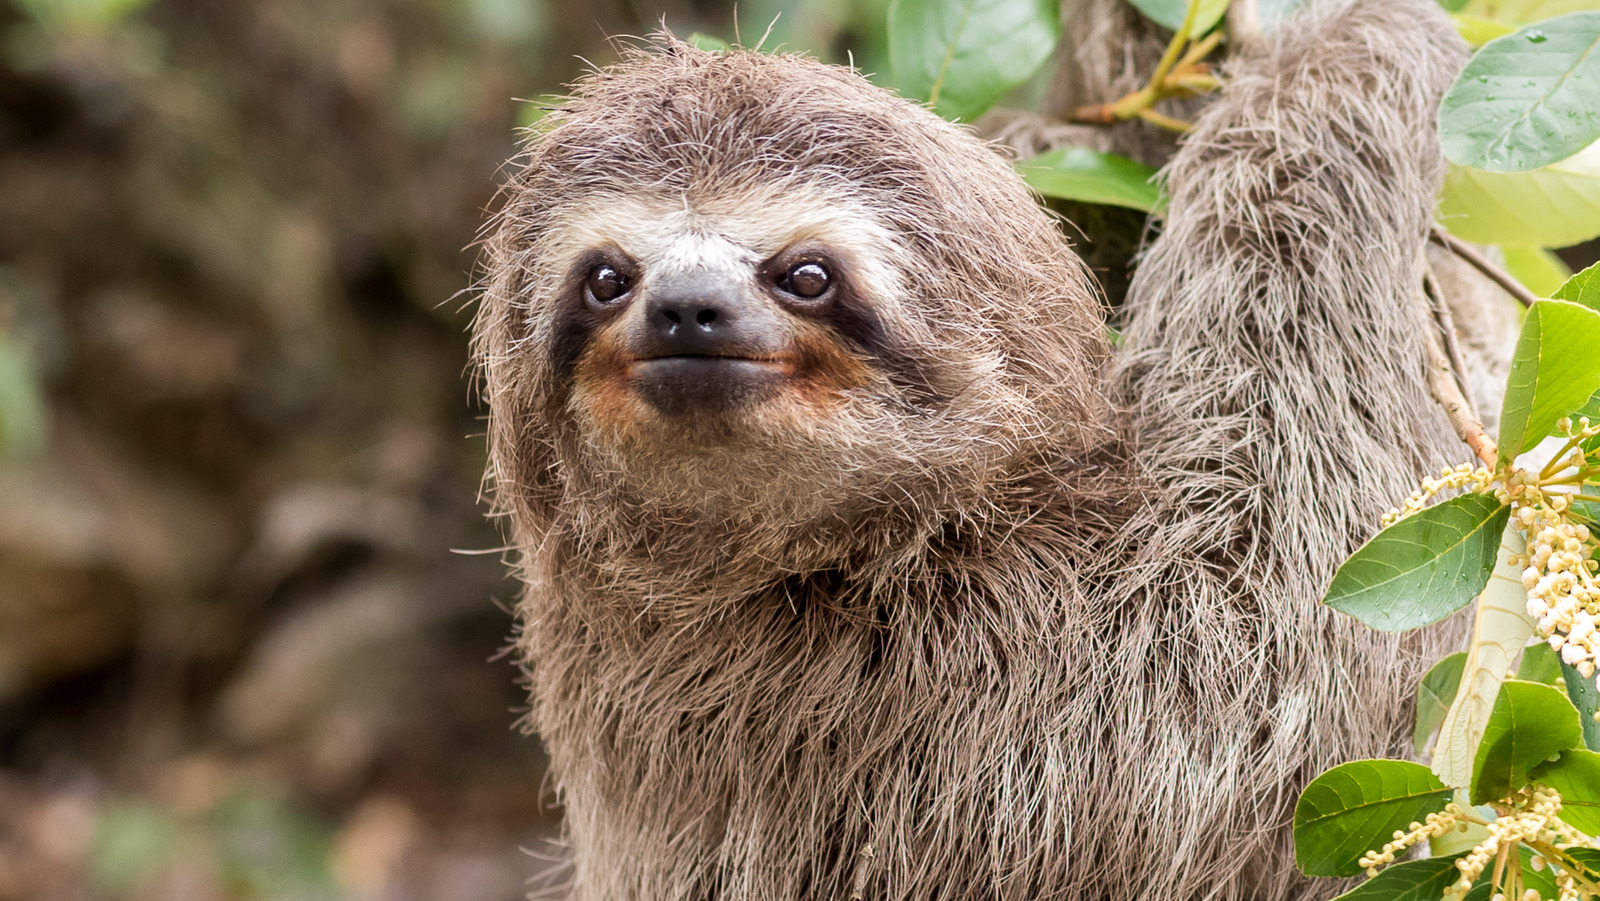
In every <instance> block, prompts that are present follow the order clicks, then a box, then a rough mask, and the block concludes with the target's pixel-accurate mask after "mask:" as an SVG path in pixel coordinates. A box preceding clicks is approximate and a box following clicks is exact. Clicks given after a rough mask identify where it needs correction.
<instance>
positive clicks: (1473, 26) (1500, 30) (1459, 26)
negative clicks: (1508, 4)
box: [1450, 13, 1516, 47]
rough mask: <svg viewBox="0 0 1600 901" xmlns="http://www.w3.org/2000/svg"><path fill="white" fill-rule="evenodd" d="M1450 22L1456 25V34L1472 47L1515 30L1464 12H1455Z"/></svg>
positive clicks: (1500, 23)
mask: <svg viewBox="0 0 1600 901" xmlns="http://www.w3.org/2000/svg"><path fill="white" fill-rule="evenodd" d="M1450 24H1451V25H1454V26H1455V27H1456V34H1459V35H1461V39H1462V40H1463V41H1466V42H1467V43H1468V44H1470V45H1472V46H1473V47H1482V46H1483V45H1484V44H1487V43H1489V42H1490V41H1492V40H1494V39H1495V38H1498V37H1504V36H1505V35H1508V34H1510V33H1511V32H1512V31H1515V30H1516V29H1514V28H1513V27H1512V26H1510V25H1507V24H1505V23H1504V22H1496V21H1495V20H1493V19H1485V18H1483V17H1482V16H1469V15H1467V14H1465V13H1456V14H1454V15H1452V16H1451V17H1450Z"/></svg>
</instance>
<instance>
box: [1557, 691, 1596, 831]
mask: <svg viewBox="0 0 1600 901" xmlns="http://www.w3.org/2000/svg"><path fill="white" fill-rule="evenodd" d="M1561 681H1562V683H1563V684H1565V685H1566V687H1567V700H1569V701H1571V702H1572V706H1574V707H1576V708H1578V725H1580V726H1582V727H1583V744H1584V747H1586V748H1588V749H1589V750H1591V751H1600V722H1595V718H1594V717H1595V712H1596V711H1600V688H1596V687H1595V680H1594V678H1593V677H1592V676H1591V677H1590V678H1588V679H1585V678H1584V677H1583V674H1582V673H1580V672H1578V668H1577V667H1575V666H1573V665H1571V664H1569V663H1565V662H1563V663H1562V664H1561ZM1592 834H1597V835H1600V832H1597V833H1592Z"/></svg>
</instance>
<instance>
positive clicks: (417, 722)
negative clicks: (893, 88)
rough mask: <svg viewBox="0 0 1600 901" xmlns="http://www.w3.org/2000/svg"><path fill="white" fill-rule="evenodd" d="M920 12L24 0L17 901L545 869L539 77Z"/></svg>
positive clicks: (14, 784)
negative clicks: (533, 417)
mask: <svg viewBox="0 0 1600 901" xmlns="http://www.w3.org/2000/svg"><path fill="white" fill-rule="evenodd" d="M884 7H885V0H868V2H859V0H805V2H804V5H803V6H801V5H800V4H799V3H797V2H796V0H745V2H741V3H740V4H739V7H738V19H739V21H738V23H737V26H736V24H735V21H734V12H733V6H732V4H731V3H729V2H727V0H719V2H715V3H713V2H702V0H597V2H592V3H583V2H574V0H0V901H12V899H30V901H31V899H49V901H77V899H85V901H88V899H161V901H191V899H192V901H213V899H216V901H221V899H228V901H232V899H419V901H420V899H451V901H501V899H505V901H511V899H517V898H521V897H524V896H525V895H526V894H527V893H528V892H530V891H536V890H538V889H539V888H540V883H539V882H537V881H533V882H530V881H529V880H530V877H533V876H535V875H536V874H538V873H540V872H541V871H543V870H548V869H549V868H550V863H549V862H548V858H550V857H551V856H552V855H551V854H550V852H549V849H548V848H547V847H546V842H547V841H548V839H549V838H550V837H552V836H553V835H554V834H555V831H556V824H557V822H558V818H559V810H555V809H552V807H551V806H550V805H549V803H548V802H549V800H550V799H549V797H548V795H547V793H545V792H544V791H543V789H544V785H543V773H544V761H543V759H542V757H541V756H540V752H539V747H538V742H537V741H536V740H534V739H532V738H529V737H526V736H524V735H522V734H520V732H519V730H518V729H517V727H516V723H517V719H518V716H519V710H520V708H521V707H522V705H523V699H522V690H521V688H520V687H518V685H517V681H518V673H517V670H516V667H515V665H514V663H513V662H512V660H511V659H510V657H509V656H508V655H507V654H505V653H504V649H505V647H506V645H507V643H508V641H509V636H510V634H511V631H512V622H511V618H510V615H509V614H508V613H507V612H506V608H507V606H508V605H509V604H510V603H511V601H512V600H513V599H514V596H515V587H514V586H513V585H512V584H511V583H509V582H508V581H507V580H506V578H505V574H506V571H505V567H504V565H503V562H502V560H501V557H500V555H499V553H497V551H496V549H497V548H498V546H499V545H500V543H501V539H500V537H499V535H498V533H497V530H496V528H495V526H494V525H493V524H492V523H488V522H486V521H485V520H484V517H483V514H484V508H483V506H482V505H481V504H480V502H479V493H478V492H479V480H480V476H481V474H482V471H483V454H484V446H483V441H482V438H481V432H482V423H481V421H480V417H481V413H482V410H481V408H480V407H479V406H478V404H477V402H476V400H475V398H474V393H473V387H472V383H471V378H470V372H469V371H468V360H467V336H466V329H467V325H468V321H469V319H470V317H471V315H472V302H471V296H470V293H469V292H468V288H469V285H470V284H471V282H472V278H473V267H474V263H475V258H476V251H475V250H474V248H473V247H472V246H471V245H472V242H473V241H474V240H475V237H476V234H477V232H478V229H479V228H480V225H481V223H482V222H483V220H484V217H485V213H486V211H488V210H490V209H492V208H493V205H494V202H495V200H494V198H495V190H496V184H497V181H498V179H499V178H500V176H501V167H502V165H503V164H504V161H505V160H506V159H507V158H508V157H509V156H511V155H512V153H513V152H514V149H515V142H516V129H517V127H518V126H519V125H525V124H528V123H529V122H531V121H532V119H533V117H535V116H537V114H538V111H537V107H536V105H534V104H532V103H527V102H518V100H517V99H516V98H527V99H536V98H538V97H539V96H540V95H542V94H547V93H552V92H559V91H560V90H561V85H562V84H563V83H564V82H567V81H570V80H571V79H572V78H574V77H576V76H577V75H578V74H580V73H581V71H582V70H583V67H584V66H585V63H584V62H583V60H588V61H590V62H593V63H595V64H604V63H606V62H608V61H610V60H612V59H614V58H615V55H616V48H615V46H614V45H612V44H611V43H609V42H608V37H610V36H617V35H639V34H645V33H648V32H650V31H652V30H654V29H656V28H657V27H659V26H660V24H661V23H662V22H663V21H665V24H666V25H667V27H669V28H670V29H671V30H672V31H674V32H675V33H677V34H679V35H680V36H687V35H689V34H691V33H693V32H697V31H698V32H704V33H707V34H712V35H717V36H721V37H725V38H730V39H731V38H733V37H735V32H736V27H737V29H738V31H739V32H740V33H742V35H743V37H744V40H745V41H746V42H747V43H754V39H755V38H756V37H759V36H760V35H761V33H762V32H764V31H766V30H767V28H768V25H769V24H771V23H773V22H774V20H775V21H776V24H775V25H773V26H772V33H771V35H770V36H769V37H768V38H767V41H766V46H768V47H771V46H774V45H780V44H781V45H785V46H788V47H791V48H796V49H805V50H808V51H811V52H812V53H814V54H816V55H819V56H821V57H823V58H826V59H830V60H836V61H844V60H845V59H846V58H847V55H853V57H854V59H855V61H856V62H857V64H859V65H861V66H862V67H863V68H867V69H869V70H874V69H876V70H879V71H882V70H883V69H885V68H886V65H885V64H884V63H883V43H884V41H883V35H882V27H883V26H882V23H883V21H884ZM580 57H581V59H580ZM556 878H557V879H559V874H556Z"/></svg>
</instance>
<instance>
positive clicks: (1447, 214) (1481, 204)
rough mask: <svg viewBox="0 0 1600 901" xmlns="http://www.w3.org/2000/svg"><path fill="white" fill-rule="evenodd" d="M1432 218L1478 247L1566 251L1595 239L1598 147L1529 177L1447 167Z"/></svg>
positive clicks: (1598, 228) (1599, 212) (1599, 224)
mask: <svg viewBox="0 0 1600 901" xmlns="http://www.w3.org/2000/svg"><path fill="white" fill-rule="evenodd" d="M1438 219H1439V222H1440V223H1442V224H1443V225H1444V226H1445V227H1446V228H1448V229H1450V232H1451V233H1452V234H1454V235H1456V236H1457V237H1459V238H1462V239H1464V240H1467V241H1476V242H1478V243H1480V244H1507V243H1518V244H1537V245H1539V246H1541V247H1566V246H1567V245H1569V244H1577V243H1579V242H1582V241H1587V240H1589V239H1590V238H1593V237H1595V236H1597V235H1600V144H1591V145H1590V146H1589V147H1588V148H1587V149H1585V150H1584V151H1583V152H1582V153H1579V154H1578V155H1576V156H1573V157H1570V158H1568V159H1565V160H1562V161H1561V162H1559V163H1553V164H1551V165H1549V166H1545V167H1544V168H1542V169H1535V170H1533V171H1532V172H1485V171H1483V170H1481V169H1472V168H1469V167H1466V166H1454V165H1452V166H1450V167H1449V170H1448V171H1447V172H1446V173H1445V178H1444V190H1443V192H1442V193H1441V195H1440V198H1439V210H1438Z"/></svg>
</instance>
